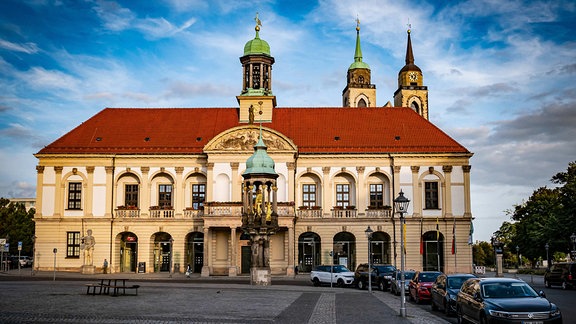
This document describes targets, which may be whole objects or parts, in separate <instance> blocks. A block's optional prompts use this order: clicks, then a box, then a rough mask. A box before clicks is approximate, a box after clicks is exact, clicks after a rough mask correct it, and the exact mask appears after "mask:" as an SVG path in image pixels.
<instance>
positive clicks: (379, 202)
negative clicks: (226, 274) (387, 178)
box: [370, 184, 384, 208]
mask: <svg viewBox="0 0 576 324" xmlns="http://www.w3.org/2000/svg"><path fill="white" fill-rule="evenodd" d="M382 206H384V192H383V185H382V184H371V185H370V207H373V208H381V207H382Z"/></svg>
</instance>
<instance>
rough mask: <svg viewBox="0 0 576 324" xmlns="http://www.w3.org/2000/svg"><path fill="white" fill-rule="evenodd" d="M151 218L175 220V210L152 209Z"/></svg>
mask: <svg viewBox="0 0 576 324" xmlns="http://www.w3.org/2000/svg"><path fill="white" fill-rule="evenodd" d="M150 218H174V209H173V208H162V209H155V208H154V209H153V208H150Z"/></svg>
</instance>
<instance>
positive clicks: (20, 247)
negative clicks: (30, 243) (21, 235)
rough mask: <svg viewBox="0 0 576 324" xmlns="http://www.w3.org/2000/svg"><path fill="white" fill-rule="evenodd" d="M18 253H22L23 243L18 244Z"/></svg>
mask: <svg viewBox="0 0 576 324" xmlns="http://www.w3.org/2000/svg"><path fill="white" fill-rule="evenodd" d="M18 251H22V242H18Z"/></svg>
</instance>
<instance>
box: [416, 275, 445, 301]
mask: <svg viewBox="0 0 576 324" xmlns="http://www.w3.org/2000/svg"><path fill="white" fill-rule="evenodd" d="M440 274H442V273H441V272H439V271H417V272H416V273H415V274H414V278H412V280H410V285H409V287H408V289H409V295H410V300H413V301H415V302H416V304H420V302H422V301H424V300H430V290H431V289H432V284H433V283H434V280H436V278H437V277H438V276H439V275H440Z"/></svg>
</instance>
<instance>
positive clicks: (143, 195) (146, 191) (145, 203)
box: [140, 166, 150, 217]
mask: <svg viewBox="0 0 576 324" xmlns="http://www.w3.org/2000/svg"><path fill="white" fill-rule="evenodd" d="M140 171H141V172H142V183H141V184H140V202H141V203H142V204H141V205H140V215H142V216H143V217H146V216H148V211H149V210H150V180H149V179H148V172H150V167H147V166H143V167H140Z"/></svg>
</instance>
